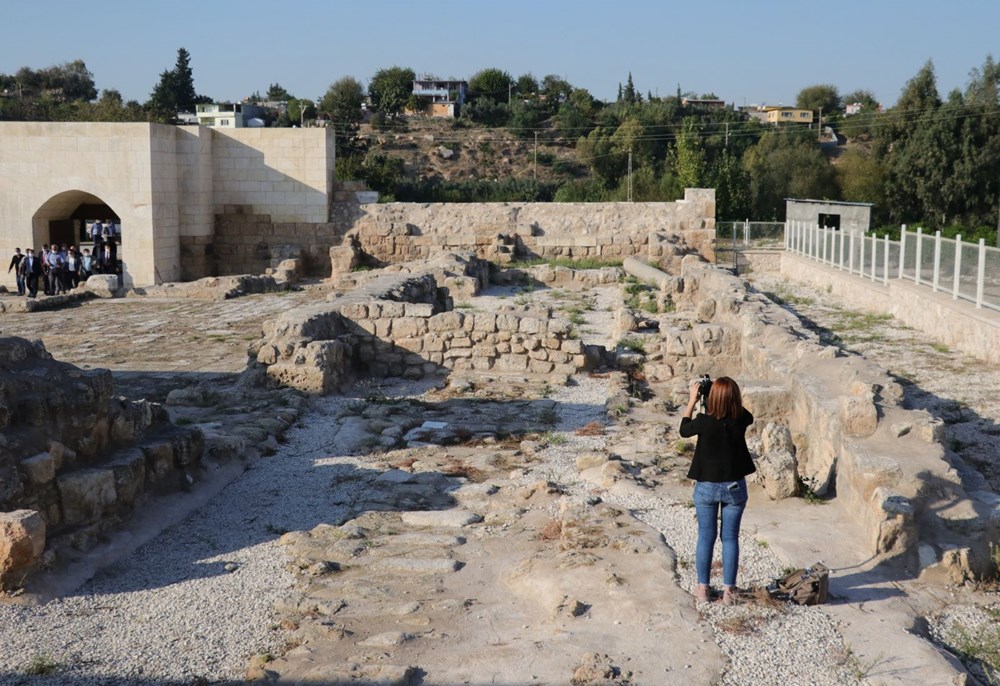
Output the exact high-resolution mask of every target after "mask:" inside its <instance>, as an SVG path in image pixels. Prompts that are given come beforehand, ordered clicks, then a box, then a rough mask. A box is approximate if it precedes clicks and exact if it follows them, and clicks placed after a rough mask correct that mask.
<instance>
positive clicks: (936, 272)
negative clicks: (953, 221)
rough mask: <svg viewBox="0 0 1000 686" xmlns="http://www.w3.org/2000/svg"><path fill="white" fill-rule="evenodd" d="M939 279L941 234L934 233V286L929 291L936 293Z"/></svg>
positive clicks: (938, 232)
mask: <svg viewBox="0 0 1000 686" xmlns="http://www.w3.org/2000/svg"><path fill="white" fill-rule="evenodd" d="M940 278H941V232H940V231H935V232H934V285H933V286H932V287H931V290H932V291H934V292H935V293H937V289H938V283H939V282H940Z"/></svg>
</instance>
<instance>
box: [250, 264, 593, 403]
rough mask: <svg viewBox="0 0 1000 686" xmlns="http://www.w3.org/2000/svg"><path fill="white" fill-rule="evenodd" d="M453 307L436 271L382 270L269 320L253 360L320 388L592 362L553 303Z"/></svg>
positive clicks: (292, 381) (298, 383)
mask: <svg viewBox="0 0 1000 686" xmlns="http://www.w3.org/2000/svg"><path fill="white" fill-rule="evenodd" d="M438 278H440V276H439V277H438ZM466 278H467V281H469V282H476V281H477V279H476V278H475V276H474V275H473V276H468V277H466ZM451 308H452V301H451V298H450V296H447V295H444V294H443V293H441V292H440V289H439V287H438V281H437V278H436V277H435V275H434V274H431V273H424V274H407V273H399V274H387V275H383V276H381V277H379V278H378V279H375V280H374V281H372V282H370V283H368V284H364V285H361V286H359V287H358V289H357V290H355V291H353V292H352V293H350V294H349V295H346V296H342V297H334V298H333V299H332V300H330V301H328V302H325V303H317V304H315V305H309V306H307V307H301V308H297V309H295V310H291V311H289V312H286V313H283V314H282V315H281V316H280V317H278V318H277V319H275V320H272V321H269V322H267V323H266V324H265V328H264V336H263V338H262V339H261V340H259V341H257V342H256V343H254V344H253V346H252V347H251V354H252V355H253V356H254V359H253V362H252V364H256V365H257V366H258V367H259V368H260V369H262V370H263V374H264V376H265V377H266V378H267V379H268V380H269V381H270V382H272V383H278V384H282V385H288V386H292V387H294V388H298V389H299V390H303V391H307V392H310V393H320V394H323V393H331V392H334V391H336V390H337V389H338V388H339V387H340V386H341V385H342V384H343V383H344V382H345V381H347V380H349V379H350V378H352V377H353V376H354V375H363V376H375V377H387V376H399V377H405V378H411V379H417V378H421V377H423V376H425V375H428V374H435V373H439V372H441V371H445V370H455V371H473V370H474V371H482V372H485V371H495V372H512V373H520V374H538V375H548V374H562V375H569V374H572V373H574V372H575V371H577V370H579V369H582V368H583V367H584V366H585V364H586V359H585V356H584V349H583V345H582V344H581V342H580V341H579V340H578V339H575V338H573V337H572V336H571V325H570V322H569V321H568V320H565V319H560V318H553V317H552V313H551V311H549V310H546V311H532V310H526V309H519V308H516V307H514V306H511V308H510V309H509V310H506V311H502V312H499V313H491V314H486V313H476V312H464V311H459V310H454V309H451Z"/></svg>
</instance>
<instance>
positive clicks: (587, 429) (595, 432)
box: [574, 422, 604, 436]
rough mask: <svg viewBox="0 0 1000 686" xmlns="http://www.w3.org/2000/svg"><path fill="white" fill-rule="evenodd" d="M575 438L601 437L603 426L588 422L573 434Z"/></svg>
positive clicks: (598, 423)
mask: <svg viewBox="0 0 1000 686" xmlns="http://www.w3.org/2000/svg"><path fill="white" fill-rule="evenodd" d="M574 433H575V434H576V435H577V436H603V435H604V425H602V424H601V423H600V422H590V423H589V424H585V425H584V426H581V427H580V428H579V429H577V430H576V431H575V432H574Z"/></svg>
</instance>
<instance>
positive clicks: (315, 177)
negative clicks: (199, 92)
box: [212, 128, 335, 223]
mask: <svg viewBox="0 0 1000 686" xmlns="http://www.w3.org/2000/svg"><path fill="white" fill-rule="evenodd" d="M212 134H213V141H212V176H213V179H214V183H213V188H212V199H213V203H214V211H215V213H216V214H225V213H226V206H227V205H230V206H237V205H244V206H247V207H250V208H251V213H252V214H268V215H270V216H271V219H272V220H273V221H275V222H310V223H317V222H326V221H329V218H330V209H329V204H330V189H331V188H332V185H333V170H334V158H335V152H334V146H333V132H332V131H330V130H328V129H325V128H312V129H275V128H261V129H212Z"/></svg>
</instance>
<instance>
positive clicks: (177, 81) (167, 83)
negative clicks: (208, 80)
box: [146, 48, 211, 121]
mask: <svg viewBox="0 0 1000 686" xmlns="http://www.w3.org/2000/svg"><path fill="white" fill-rule="evenodd" d="M202 102H211V98H208V97H206V96H203V95H197V94H196V92H195V89H194V72H193V71H192V69H191V54H190V53H189V52H188V51H187V50H185V49H184V48H178V50H177V62H176V64H175V65H174V68H173V69H172V70H164V71H163V72H162V73H161V74H160V81H159V83H157V84H156V87H155V88H153V92H152V94H151V95H150V97H149V101H148V102H147V103H146V107H148V108H149V109H150V110H151V111H152V113H153V114H154V116H156V117H157V118H159V119H160V120H162V121H170V120H172V119H173V118H174V117H175V116H176V114H177V112H194V109H195V105H196V104H198V103H202Z"/></svg>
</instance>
